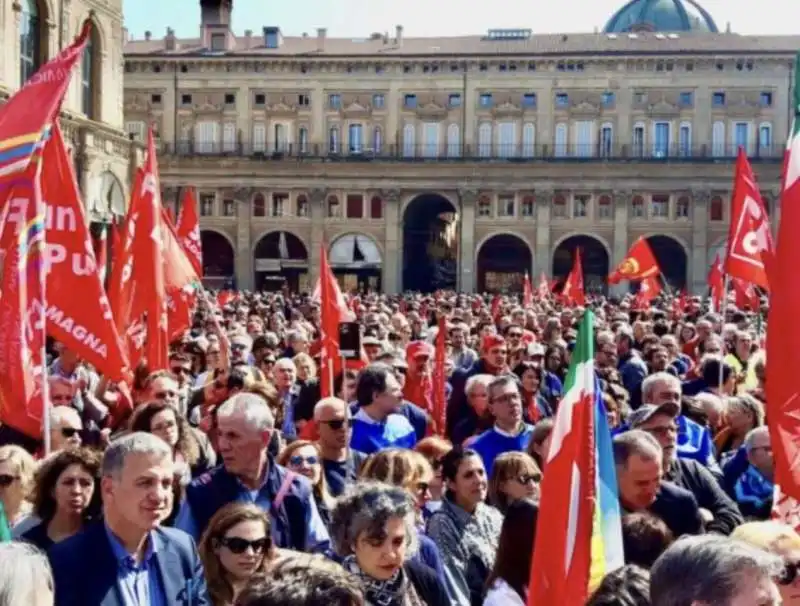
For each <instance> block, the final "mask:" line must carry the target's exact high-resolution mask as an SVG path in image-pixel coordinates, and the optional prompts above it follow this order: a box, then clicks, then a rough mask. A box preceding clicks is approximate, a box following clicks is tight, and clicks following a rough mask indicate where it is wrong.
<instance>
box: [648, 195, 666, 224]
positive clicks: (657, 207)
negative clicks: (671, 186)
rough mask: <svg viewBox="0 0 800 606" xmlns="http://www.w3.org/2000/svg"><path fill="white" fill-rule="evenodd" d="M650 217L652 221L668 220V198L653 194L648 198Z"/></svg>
mask: <svg viewBox="0 0 800 606" xmlns="http://www.w3.org/2000/svg"><path fill="white" fill-rule="evenodd" d="M650 216H651V217H652V218H654V219H669V196H668V195H665V194H653V196H652V197H651V198H650Z"/></svg>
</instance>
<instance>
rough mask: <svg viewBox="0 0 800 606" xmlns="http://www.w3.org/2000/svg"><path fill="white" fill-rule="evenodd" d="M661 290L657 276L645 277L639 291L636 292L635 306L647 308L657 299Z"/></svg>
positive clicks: (636, 307)
mask: <svg viewBox="0 0 800 606" xmlns="http://www.w3.org/2000/svg"><path fill="white" fill-rule="evenodd" d="M660 292H661V284H660V283H659V281H658V278H657V277H655V276H650V277H648V278H645V279H644V280H642V281H641V283H640V284H639V292H638V293H636V299H635V301H634V308H635V309H647V308H648V307H649V306H650V302H651V301H652V300H653V299H655V298H656V297H657V296H658V295H659V293H660Z"/></svg>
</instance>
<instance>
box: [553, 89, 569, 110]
mask: <svg viewBox="0 0 800 606" xmlns="http://www.w3.org/2000/svg"><path fill="white" fill-rule="evenodd" d="M556 107H558V108H561V109H563V108H565V107H569V95H568V94H567V93H556Z"/></svg>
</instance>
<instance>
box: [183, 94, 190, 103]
mask: <svg viewBox="0 0 800 606" xmlns="http://www.w3.org/2000/svg"><path fill="white" fill-rule="evenodd" d="M191 104H192V96H191V95H188V94H183V95H181V105H191Z"/></svg>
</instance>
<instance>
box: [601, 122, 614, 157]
mask: <svg viewBox="0 0 800 606" xmlns="http://www.w3.org/2000/svg"><path fill="white" fill-rule="evenodd" d="M600 155H601V156H603V157H604V158H610V157H611V156H612V155H614V125H613V124H610V123H606V124H603V126H602V127H601V128H600Z"/></svg>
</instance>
